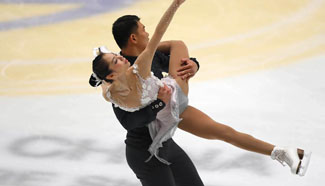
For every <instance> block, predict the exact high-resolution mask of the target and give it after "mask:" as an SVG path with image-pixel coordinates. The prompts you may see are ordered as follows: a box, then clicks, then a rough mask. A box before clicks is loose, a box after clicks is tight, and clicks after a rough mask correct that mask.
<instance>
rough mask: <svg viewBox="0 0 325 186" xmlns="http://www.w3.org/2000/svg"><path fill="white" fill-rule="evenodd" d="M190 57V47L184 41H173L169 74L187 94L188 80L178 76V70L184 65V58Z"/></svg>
mask: <svg viewBox="0 0 325 186" xmlns="http://www.w3.org/2000/svg"><path fill="white" fill-rule="evenodd" d="M183 58H189V54H188V49H187V47H186V45H185V43H184V42H182V41H173V42H172V44H171V46H170V59H169V75H171V76H172V77H173V78H174V79H175V80H176V82H177V83H178V85H179V86H180V87H181V89H182V90H183V92H184V94H185V95H188V81H187V80H182V78H181V77H180V76H177V70H178V69H179V68H180V67H181V65H182V61H181V60H182V59H183Z"/></svg>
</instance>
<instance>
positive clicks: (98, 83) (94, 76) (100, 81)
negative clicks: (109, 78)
mask: <svg viewBox="0 0 325 186" xmlns="http://www.w3.org/2000/svg"><path fill="white" fill-rule="evenodd" d="M91 76H92V77H93V78H94V79H95V82H96V87H98V86H99V85H100V84H102V80H101V79H100V78H99V77H98V76H97V75H96V74H95V73H94V72H93V73H92V74H91Z"/></svg>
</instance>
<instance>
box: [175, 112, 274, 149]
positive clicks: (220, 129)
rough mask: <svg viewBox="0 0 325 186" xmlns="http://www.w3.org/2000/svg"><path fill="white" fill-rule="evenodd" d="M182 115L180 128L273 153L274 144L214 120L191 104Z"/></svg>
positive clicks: (245, 147) (236, 144) (207, 137)
mask: <svg viewBox="0 0 325 186" xmlns="http://www.w3.org/2000/svg"><path fill="white" fill-rule="evenodd" d="M180 117H181V118H183V120H182V121H181V122H180V123H179V126H178V127H179V128H180V129H182V130H184V131H187V132H189V133H192V134H194V135H196V136H199V137H202V138H206V139H218V140H223V141H225V142H227V143H230V144H233V145H235V146H237V147H239V148H242V149H245V150H249V151H252V152H257V153H260V154H265V155H271V152H272V150H273V148H274V145H272V144H269V143H266V142H264V141H261V140H259V139H256V138H254V137H252V136H251V135H248V134H245V133H241V132H238V131H236V130H234V129H233V128H231V127H229V126H227V125H224V124H221V123H218V122H216V121H214V120H213V119H211V118H210V117H209V116H208V115H206V114H205V113H203V112H201V111H200V110H198V109H196V108H194V107H191V106H188V107H187V108H186V109H185V111H184V112H183V113H182V114H181V116H180Z"/></svg>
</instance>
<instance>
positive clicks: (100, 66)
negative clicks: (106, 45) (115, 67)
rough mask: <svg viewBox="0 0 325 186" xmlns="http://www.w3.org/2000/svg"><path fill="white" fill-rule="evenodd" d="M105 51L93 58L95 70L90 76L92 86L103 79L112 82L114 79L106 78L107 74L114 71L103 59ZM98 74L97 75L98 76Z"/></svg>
mask: <svg viewBox="0 0 325 186" xmlns="http://www.w3.org/2000/svg"><path fill="white" fill-rule="evenodd" d="M103 56H104V53H100V54H99V55H98V56H97V57H96V58H95V59H94V60H93V72H94V74H95V75H94V74H92V75H91V76H90V78H89V84H90V85H91V86H92V87H97V86H99V85H100V84H102V83H101V80H104V81H106V82H108V83H112V82H113V80H109V79H106V76H107V75H109V74H111V73H112V72H113V71H112V70H110V69H109V65H108V63H107V62H106V61H105V60H104V59H103ZM96 76H97V77H96Z"/></svg>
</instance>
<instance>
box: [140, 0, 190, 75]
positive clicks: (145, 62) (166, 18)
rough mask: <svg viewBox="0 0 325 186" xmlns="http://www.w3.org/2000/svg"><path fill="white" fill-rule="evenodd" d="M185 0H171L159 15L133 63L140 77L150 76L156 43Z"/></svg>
mask: <svg viewBox="0 0 325 186" xmlns="http://www.w3.org/2000/svg"><path fill="white" fill-rule="evenodd" d="M184 1H185V0H173V2H172V3H171V5H170V6H169V7H168V9H167V10H166V12H165V13H164V15H163V16H162V17H161V19H160V21H159V23H158V25H157V26H156V29H155V32H154V34H153V35H152V38H151V39H150V41H149V43H148V45H147V47H146V49H145V50H144V51H143V52H142V53H141V54H140V55H139V56H138V58H137V60H136V61H135V64H138V66H139V73H140V75H141V76H142V77H144V78H146V77H148V76H150V72H151V64H152V59H153V56H154V54H155V51H156V50H157V47H158V44H159V42H160V40H161V38H162V37H163V35H164V34H165V32H166V30H167V28H168V26H169V24H170V22H171V20H172V19H173V17H174V14H175V12H176V10H177V9H178V8H179V6H180V5H181V4H182V3H183V2H184Z"/></svg>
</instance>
